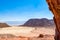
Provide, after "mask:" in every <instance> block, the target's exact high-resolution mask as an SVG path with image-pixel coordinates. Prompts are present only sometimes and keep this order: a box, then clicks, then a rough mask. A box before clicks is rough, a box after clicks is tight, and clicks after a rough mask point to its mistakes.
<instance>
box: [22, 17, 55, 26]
mask: <svg viewBox="0 0 60 40" xmlns="http://www.w3.org/2000/svg"><path fill="white" fill-rule="evenodd" d="M53 25H54V21H53V20H48V19H46V18H42V19H29V20H28V21H27V22H26V23H24V25H23V26H53Z"/></svg>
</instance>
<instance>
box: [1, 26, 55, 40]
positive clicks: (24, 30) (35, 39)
mask: <svg viewBox="0 0 60 40" xmlns="http://www.w3.org/2000/svg"><path fill="white" fill-rule="evenodd" d="M54 33H55V28H54V27H22V26H21V27H7V28H0V34H12V35H15V36H21V37H27V38H30V39H29V40H54ZM40 34H43V37H42V38H40V37H39V36H40Z"/></svg>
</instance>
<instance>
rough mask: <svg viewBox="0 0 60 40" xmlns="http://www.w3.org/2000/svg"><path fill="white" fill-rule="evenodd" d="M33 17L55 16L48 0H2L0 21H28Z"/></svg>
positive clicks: (50, 17) (0, 2) (0, 3)
mask: <svg viewBox="0 0 60 40" xmlns="http://www.w3.org/2000/svg"><path fill="white" fill-rule="evenodd" d="M31 18H48V19H52V18H53V15H52V13H51V12H50V11H49V9H48V6H47V3H46V0H0V21H26V20H28V19H31Z"/></svg>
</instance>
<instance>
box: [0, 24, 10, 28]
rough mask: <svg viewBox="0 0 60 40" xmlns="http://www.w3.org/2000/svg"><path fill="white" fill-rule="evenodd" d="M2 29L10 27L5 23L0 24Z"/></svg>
mask: <svg viewBox="0 0 60 40" xmlns="http://www.w3.org/2000/svg"><path fill="white" fill-rule="evenodd" d="M4 27H10V26H9V25H8V24H6V23H0V28H4Z"/></svg>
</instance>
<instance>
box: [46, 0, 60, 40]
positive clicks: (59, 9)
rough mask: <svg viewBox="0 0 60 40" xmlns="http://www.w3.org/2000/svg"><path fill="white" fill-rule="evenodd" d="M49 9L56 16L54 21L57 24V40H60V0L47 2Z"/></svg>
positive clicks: (48, 0)
mask: <svg viewBox="0 0 60 40" xmlns="http://www.w3.org/2000/svg"><path fill="white" fill-rule="evenodd" d="M46 1H47V3H48V5H49V9H50V10H51V11H52V13H53V15H54V21H55V24H56V34H55V40H60V0H46Z"/></svg>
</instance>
